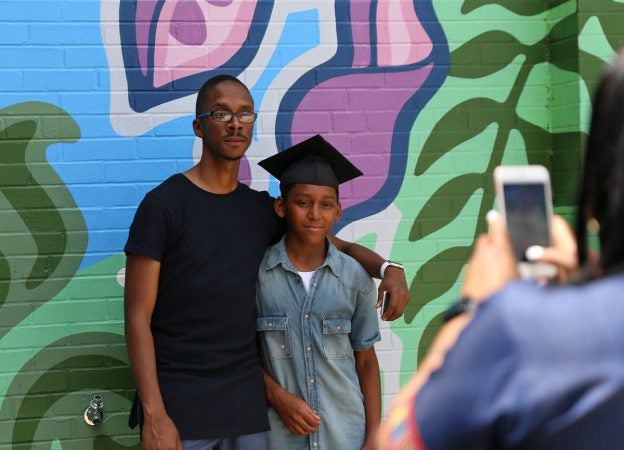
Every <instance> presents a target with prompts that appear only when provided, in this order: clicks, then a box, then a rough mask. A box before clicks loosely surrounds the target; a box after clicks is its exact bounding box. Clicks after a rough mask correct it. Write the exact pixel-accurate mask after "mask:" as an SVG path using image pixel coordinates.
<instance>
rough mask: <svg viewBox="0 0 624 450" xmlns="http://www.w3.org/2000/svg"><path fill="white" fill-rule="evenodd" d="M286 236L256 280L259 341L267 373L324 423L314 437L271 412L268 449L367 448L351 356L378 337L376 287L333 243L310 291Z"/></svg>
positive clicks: (267, 256)
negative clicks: (288, 252)
mask: <svg viewBox="0 0 624 450" xmlns="http://www.w3.org/2000/svg"><path fill="white" fill-rule="evenodd" d="M285 239H286V238H285V237H283V238H282V240H281V241H280V242H278V243H277V244H275V245H274V246H272V247H270V248H269V249H268V250H267V252H266V254H265V255H264V259H263V261H262V264H261V265H260V272H259V276H258V286H257V292H256V304H257V307H258V327H257V329H258V338H259V341H260V344H261V358H262V364H263V367H264V368H265V369H266V370H267V371H268V372H269V373H270V374H271V376H272V377H273V378H274V379H275V380H276V381H277V382H278V383H279V384H280V385H281V386H282V387H283V388H284V389H286V390H287V391H289V392H290V393H292V394H295V395H297V396H298V397H300V398H302V399H303V400H305V401H306V402H307V403H308V404H309V405H310V406H311V407H312V409H314V410H315V411H316V412H317V413H318V415H319V416H320V417H321V425H320V427H319V429H318V430H317V431H316V432H314V433H312V434H311V435H309V436H299V435H295V434H293V433H291V432H290V431H289V430H288V428H286V426H285V425H284V424H283V423H282V421H281V419H280V418H279V416H278V415H277V413H276V412H275V410H274V409H273V408H269V420H270V422H271V432H270V433H269V449H304V448H305V449H307V448H310V449H315V450H316V449H324V450H337V449H339V450H349V449H357V450H361V448H362V446H363V444H364V438H365V429H366V427H365V416H364V404H363V396H362V392H361V390H360V384H359V380H358V376H357V372H356V370H355V357H354V354H353V351H362V350H366V349H368V348H370V347H372V346H373V345H374V344H375V342H377V341H378V340H379V339H380V335H379V319H378V315H377V311H376V309H375V304H376V302H377V295H376V293H377V289H375V283H374V282H373V280H372V279H371V277H370V276H369V275H368V274H367V273H366V271H365V270H364V269H363V268H362V266H360V265H359V264H358V263H357V262H356V261H355V260H354V259H352V258H351V257H349V256H347V255H345V254H343V253H341V252H339V251H338V250H337V249H336V247H334V246H333V245H332V244H331V243H330V242H329V241H327V243H328V252H327V257H326V258H325V262H324V263H323V264H322V265H321V267H319V268H318V269H317V270H316V271H315V273H314V275H313V276H312V280H311V281H310V286H309V290H308V291H306V289H305V287H304V284H303V281H302V280H301V277H300V276H299V274H298V273H297V270H296V269H295V268H294V266H293V265H292V264H291V263H290V261H289V260H288V256H287V255H286V249H285Z"/></svg>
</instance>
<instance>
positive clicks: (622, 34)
mask: <svg viewBox="0 0 624 450" xmlns="http://www.w3.org/2000/svg"><path fill="white" fill-rule="evenodd" d="M592 3H595V5H593V6H592V10H593V11H595V14H596V16H597V17H598V20H599V21H600V26H601V27H602V30H603V31H604V34H605V38H606V39H607V41H609V45H611V48H612V49H613V50H614V51H618V50H619V49H620V47H621V45H622V42H623V41H624V27H623V26H622V24H623V23H624V8H622V3H621V2H615V1H611V0H594V1H593V2H592Z"/></svg>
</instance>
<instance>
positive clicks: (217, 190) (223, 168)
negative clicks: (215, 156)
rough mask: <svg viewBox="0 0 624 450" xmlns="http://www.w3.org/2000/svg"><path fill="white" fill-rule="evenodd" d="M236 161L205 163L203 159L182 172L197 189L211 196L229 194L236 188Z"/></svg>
mask: <svg viewBox="0 0 624 450" xmlns="http://www.w3.org/2000/svg"><path fill="white" fill-rule="evenodd" d="M239 166H240V160H237V161H225V160H219V161H214V160H211V161H207V160H205V159H204V158H202V160H201V161H200V162H199V163H198V164H196V165H195V166H193V167H192V168H190V169H189V170H187V171H186V172H184V174H185V175H186V177H187V178H188V179H189V180H190V181H191V182H192V183H193V184H195V185H196V186H198V187H199V188H201V189H203V190H205V191H208V192H210V193H213V194H229V193H230V192H232V191H234V190H235V189H236V188H237V187H238V168H239Z"/></svg>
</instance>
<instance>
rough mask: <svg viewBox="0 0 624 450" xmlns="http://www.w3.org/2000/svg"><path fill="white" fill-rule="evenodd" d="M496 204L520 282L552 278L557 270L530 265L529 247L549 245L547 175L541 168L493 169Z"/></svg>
mask: <svg viewBox="0 0 624 450" xmlns="http://www.w3.org/2000/svg"><path fill="white" fill-rule="evenodd" d="M494 187H495V191H496V203H497V206H498V209H499V211H500V213H501V214H502V216H503V219H504V221H505V225H506V227H507V232H508V233H509V238H510V240H511V244H512V246H513V248H514V253H515V255H516V258H517V260H518V269H519V271H520V276H521V277H522V278H539V279H543V278H553V277H554V276H555V275H556V274H557V268H556V267H555V266H554V265H552V264H548V263H542V262H529V261H527V259H526V251H527V249H528V248H529V247H531V246H534V245H539V246H542V247H548V246H550V245H551V239H550V228H551V224H550V220H551V217H552V200H551V193H550V175H549V174H548V170H546V168H545V167H544V166H539V165H524V166H498V167H496V168H495V169H494Z"/></svg>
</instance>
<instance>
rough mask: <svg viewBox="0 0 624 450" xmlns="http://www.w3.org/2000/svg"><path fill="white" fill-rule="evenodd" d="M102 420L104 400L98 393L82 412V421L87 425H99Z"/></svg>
mask: <svg viewBox="0 0 624 450" xmlns="http://www.w3.org/2000/svg"><path fill="white" fill-rule="evenodd" d="M103 420H104V402H103V401H102V397H101V396H100V395H96V396H94V397H93V400H91V401H90V402H89V407H88V408H87V409H86V410H85V412H84V421H85V423H86V424H87V425H91V426H95V425H99V424H100V423H101V422H102V421H103Z"/></svg>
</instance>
